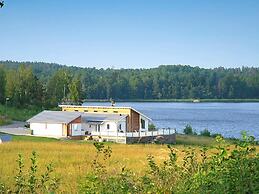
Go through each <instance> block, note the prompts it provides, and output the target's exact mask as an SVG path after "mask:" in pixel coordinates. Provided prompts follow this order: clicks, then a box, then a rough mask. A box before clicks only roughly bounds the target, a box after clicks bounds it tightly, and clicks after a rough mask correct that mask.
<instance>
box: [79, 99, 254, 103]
mask: <svg viewBox="0 0 259 194" xmlns="http://www.w3.org/2000/svg"><path fill="white" fill-rule="evenodd" d="M83 102H84V103H87V102H110V100H106V99H87V100H84V101H83ZM115 102H188V103H204V102H223V103H241V102H259V99H117V100H116V99H115Z"/></svg>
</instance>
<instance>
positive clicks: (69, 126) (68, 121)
mask: <svg viewBox="0 0 259 194" xmlns="http://www.w3.org/2000/svg"><path fill="white" fill-rule="evenodd" d="M27 122H28V123H30V128H31V130H32V134H33V135H37V136H46V137H67V136H80V135H82V132H81V113H78V112H64V111H43V112H41V113H39V114H37V115H35V116H34V117H32V118H31V119H29V120H28V121H27Z"/></svg>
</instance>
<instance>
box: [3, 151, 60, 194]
mask: <svg viewBox="0 0 259 194" xmlns="http://www.w3.org/2000/svg"><path fill="white" fill-rule="evenodd" d="M30 160H31V165H30V168H29V170H28V172H26V171H25V170H24V166H25V164H24V159H23V157H22V155H21V154H19V155H18V159H17V164H18V168H17V174H16V175H15V176H14V183H13V185H15V187H13V186H11V185H10V186H8V185H6V184H5V183H2V182H1V179H0V193H1V194H7V193H20V194H22V193H33V194H36V193H54V192H55V191H56V190H57V189H58V187H59V182H60V179H58V178H56V177H55V176H53V175H52V174H53V171H54V168H53V165H52V164H51V163H50V164H48V165H47V166H46V170H45V173H43V174H41V175H40V174H38V164H37V154H36V152H35V151H33V152H32V155H31V158H30Z"/></svg>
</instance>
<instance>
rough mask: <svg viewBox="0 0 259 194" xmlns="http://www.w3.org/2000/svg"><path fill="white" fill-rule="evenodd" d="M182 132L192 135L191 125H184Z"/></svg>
mask: <svg viewBox="0 0 259 194" xmlns="http://www.w3.org/2000/svg"><path fill="white" fill-rule="evenodd" d="M183 132H184V134H186V135H193V134H194V132H193V129H192V126H191V125H189V124H188V125H186V126H185V128H184V129H183Z"/></svg>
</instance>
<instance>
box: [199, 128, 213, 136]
mask: <svg viewBox="0 0 259 194" xmlns="http://www.w3.org/2000/svg"><path fill="white" fill-rule="evenodd" d="M200 135H201V136H206V137H210V136H211V134H210V131H209V130H208V129H204V130H203V131H201V132H200Z"/></svg>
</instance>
